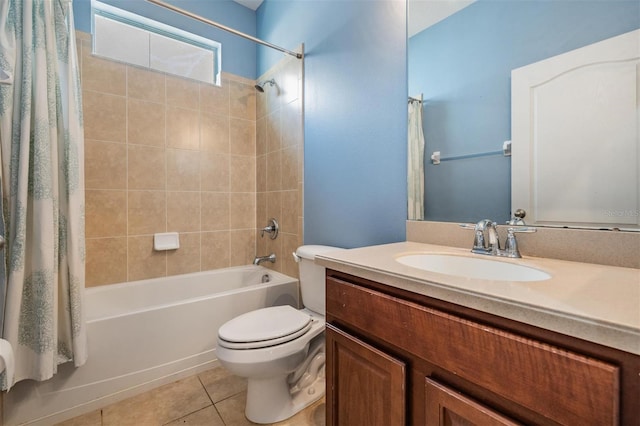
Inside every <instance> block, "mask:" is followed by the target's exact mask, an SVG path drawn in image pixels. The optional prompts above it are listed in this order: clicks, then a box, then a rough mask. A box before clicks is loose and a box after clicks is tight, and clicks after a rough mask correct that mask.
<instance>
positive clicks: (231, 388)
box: [56, 367, 325, 426]
mask: <svg viewBox="0 0 640 426" xmlns="http://www.w3.org/2000/svg"><path fill="white" fill-rule="evenodd" d="M246 391H247V384H246V380H245V379H242V378H239V377H237V376H233V375H231V374H229V373H228V372H227V371H226V370H225V369H224V368H223V367H217V368H214V369H211V370H208V371H205V372H203V373H200V374H198V375H196V376H191V377H187V378H186V379H182V380H179V381H177V382H174V383H169V384H167V385H164V386H161V387H159V388H156V389H153V390H151V391H149V392H146V393H143V394H140V395H137V396H134V397H131V398H129V399H125V400H123V401H120V402H117V403H115V404H111V405H109V406H106V407H104V408H102V409H100V410H96V411H93V412H91V413H87V414H85V415H82V416H79V417H76V418H73V419H70V420H67V421H65V422H62V423H58V424H57V425H56V426H129V425H130V426H161V425H168V426H176V425H195V426H244V425H253V424H255V423H252V422H250V421H249V420H247V419H246V418H245V416H244V406H245V400H246ZM324 409H325V404H324V398H322V399H321V400H319V401H317V402H316V403H314V404H312V405H311V406H309V407H307V408H306V409H304V410H303V411H301V412H300V413H298V414H296V415H295V416H293V417H291V418H290V419H287V420H284V421H282V422H279V423H276V425H278V426H324V424H325V411H324Z"/></svg>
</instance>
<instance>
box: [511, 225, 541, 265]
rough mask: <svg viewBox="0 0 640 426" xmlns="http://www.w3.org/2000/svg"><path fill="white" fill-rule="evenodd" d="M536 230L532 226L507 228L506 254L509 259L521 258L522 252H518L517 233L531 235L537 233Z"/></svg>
mask: <svg viewBox="0 0 640 426" xmlns="http://www.w3.org/2000/svg"><path fill="white" fill-rule="evenodd" d="M536 231H537V229H536V228H532V227H530V226H520V227H516V228H513V227H509V228H507V241H506V242H505V243H504V253H505V255H506V256H507V257H513V258H521V257H522V255H520V250H518V241H516V236H515V233H526V234H530V233H533V232H536Z"/></svg>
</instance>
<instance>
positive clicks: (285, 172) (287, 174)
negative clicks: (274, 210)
mask: <svg viewBox="0 0 640 426" xmlns="http://www.w3.org/2000/svg"><path fill="white" fill-rule="evenodd" d="M281 153H282V157H281V159H280V161H281V164H282V176H281V179H282V180H281V189H282V190H283V191H287V190H297V189H298V182H299V181H300V179H299V178H298V148H297V147H295V146H293V147H289V148H285V149H283V150H282V151H281Z"/></svg>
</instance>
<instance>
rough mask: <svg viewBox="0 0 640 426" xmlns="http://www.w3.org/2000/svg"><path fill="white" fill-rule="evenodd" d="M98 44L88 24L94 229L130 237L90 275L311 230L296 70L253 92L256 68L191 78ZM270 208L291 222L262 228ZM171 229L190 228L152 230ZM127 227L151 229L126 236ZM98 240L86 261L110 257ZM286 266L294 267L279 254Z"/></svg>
mask: <svg viewBox="0 0 640 426" xmlns="http://www.w3.org/2000/svg"><path fill="white" fill-rule="evenodd" d="M83 43H84V44H83ZM85 44H86V46H85ZM90 48H91V47H90V36H89V35H87V39H86V41H82V42H81V43H80V46H79V52H80V56H81V58H82V59H83V62H84V65H85V66H86V68H85V69H84V70H83V72H82V79H83V87H84V88H85V89H88V90H86V91H85V93H84V96H85V98H86V99H85V111H84V113H85V127H86V128H85V135H86V141H87V142H86V152H85V172H86V183H85V184H86V188H87V194H88V195H87V218H86V223H87V236H88V240H92V241H94V240H95V241H102V240H103V237H114V236H121V238H120V239H119V243H120V247H121V250H120V251H116V252H115V253H118V254H117V256H120V257H119V265H120V269H119V270H116V271H117V273H116V272H114V274H113V276H111V275H109V270H110V269H113V268H112V267H110V266H109V265H107V266H104V265H103V266H92V269H90V268H89V266H88V267H87V277H88V282H94V283H98V285H99V284H102V283H111V282H122V281H125V280H126V279H127V270H128V271H129V273H130V275H131V276H129V280H133V279H141V278H148V277H151V276H163V275H164V274H178V273H185V272H193V271H196V270H199V269H205V270H206V269H212V268H223V267H227V266H229V265H230V264H234V265H236V264H246V263H248V262H250V261H251V260H252V259H253V256H255V252H256V250H257V247H259V248H260V250H261V251H262V252H261V253H260V254H261V255H264V254H269V253H270V252H271V251H274V252H276V251H277V253H278V254H279V255H286V253H284V251H283V250H285V248H286V249H287V250H288V248H287V247H289V246H291V245H294V243H290V244H288V245H287V244H285V243H283V241H284V239H285V234H286V239H287V240H291V241H301V240H302V236H301V234H302V227H301V223H302V208H301V205H302V199H301V198H302V197H301V195H300V194H301V189H300V188H301V186H302V183H301V181H302V179H303V176H302V167H303V165H302V163H303V158H302V137H303V135H302V118H301V103H300V102H297V101H296V102H292V103H290V101H291V99H290V98H292V96H293V95H292V93H293V92H292V91H291V90H289V89H287V88H288V87H289V85H290V83H291V81H289V80H292V79H293V75H294V74H291V72H293V73H295V71H296V70H295V69H293V71H291V70H288V68H287V69H285V70H284V71H283V70H282V69H279V68H278V69H275V70H274V72H273V73H272V75H273V76H274V78H276V81H277V83H278V87H268V88H267V92H266V93H265V94H263V95H260V96H258V97H256V91H255V89H254V88H253V84H254V82H253V81H251V80H248V79H244V78H238V77H236V76H232V75H223V85H222V86H221V87H217V86H213V85H208V84H204V83H194V82H193V81H191V80H187V79H181V78H178V77H175V76H165V75H164V74H162V73H157V72H153V71H149V70H144V69H141V68H137V67H135V66H124V65H122V64H119V63H116V62H111V61H108V60H103V59H100V58H95V57H91V56H90V55H87V52H88V51H90ZM278 67H279V66H278ZM298 69H299V66H298ZM290 71H291V72H290ZM289 74H291V75H289ZM85 81H86V83H85ZM123 84H124V85H125V86H123ZM93 89H95V91H94V90H93ZM124 89H126V90H124ZM101 92H108V93H109V94H107V93H101ZM111 93H117V94H118V95H119V96H115V95H112V94H111ZM256 114H259V117H262V118H260V119H259V120H258V121H257V122H256ZM127 143H128V145H127ZM285 148H286V149H285ZM268 151H271V153H272V154H271V155H269V156H267V155H266V154H267V152H268ZM296 189H297V191H296ZM92 190H93V191H97V190H102V193H98V192H93V193H91V192H90V191H92ZM104 190H111V191H104ZM113 190H119V191H113ZM283 190H285V192H283ZM256 191H258V192H256ZM266 191H269V192H266ZM114 210H115V211H116V213H115V214H112V212H113V211H114ZM272 216H274V217H276V218H277V219H278V220H279V221H280V224H281V227H282V228H281V229H284V230H285V231H286V232H283V234H281V235H283V237H282V238H278V240H276V241H272V240H269V239H268V238H265V239H260V238H259V237H258V236H257V234H256V227H259V228H262V227H264V226H266V224H267V220H268V218H269V217H272ZM167 230H168V231H176V232H180V233H181V240H182V241H181V242H182V247H181V248H180V249H179V250H178V251H176V252H166V253H155V252H153V251H152V250H151V249H150V248H151V247H152V241H151V234H152V233H155V232H165V231H167ZM234 230H235V231H240V232H234ZM125 235H129V236H130V237H133V236H140V237H142V236H144V238H143V239H134V238H131V239H130V240H129V241H128V244H127V241H126V240H125V238H124V236H125ZM92 236H93V237H92ZM104 239H105V240H110V238H104ZM196 241H197V243H196ZM93 246H94V251H93V253H94V257H93V260H90V259H88V265H89V262H91V265H96V264H97V263H96V262H100V261H101V260H100V259H101V258H100V257H99V255H97V254H96V253H97V252H96V250H100V249H104V250H110V247H108V246H107V245H105V244H103V245H100V244H98V243H97V242H96V243H94V244H93ZM127 247H129V249H128V248H127ZM131 247H133V248H135V250H134V251H135V253H134V255H132V254H131V253H129V258H127V250H131ZM285 251H286V250H285ZM231 253H233V254H231ZM283 253H284V254H283ZM88 257H89V255H88ZM106 259H107V260H108V259H110V257H107V258H106ZM103 263H104V262H103ZM101 268H106V271H107V274H106V275H104V273H103V272H102V270H101ZM278 268H288V266H287V265H286V264H285V263H284V262H283V261H281V259H280V258H279V264H278V265H276V266H275V269H278ZM278 270H279V269H278ZM100 274H103V275H100Z"/></svg>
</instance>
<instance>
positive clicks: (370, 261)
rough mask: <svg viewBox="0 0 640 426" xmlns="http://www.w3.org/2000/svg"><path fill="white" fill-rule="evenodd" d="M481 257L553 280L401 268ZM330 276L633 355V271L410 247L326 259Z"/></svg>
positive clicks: (638, 338) (637, 300)
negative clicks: (429, 259)
mask: <svg viewBox="0 0 640 426" xmlns="http://www.w3.org/2000/svg"><path fill="white" fill-rule="evenodd" d="M417 253H439V254H454V255H460V256H471V257H475V256H481V257H482V258H489V259H491V260H496V261H502V262H509V263H516V264H523V265H527V266H530V267H534V268H537V269H540V270H543V271H545V272H547V273H549V274H551V276H552V278H550V279H548V280H544V281H531V282H512V281H490V280H478V279H468V278H464V277H460V276H453V275H445V274H439V273H434V272H429V271H425V270H422V269H418V268H413V267H410V266H405V265H403V264H401V263H399V262H397V261H396V260H395V259H396V258H397V257H399V256H402V255H406V254H417ZM316 263H318V264H320V265H322V266H325V267H327V268H330V269H334V270H337V271H340V272H344V273H347V274H351V275H356V276H359V277H362V278H366V279H369V280H373V281H377V282H380V283H382V284H386V285H389V286H392V287H397V288H401V289H404V290H408V291H412V292H414V293H419V294H423V295H425V296H429V297H433V298H436V299H440V300H444V301H447V302H451V303H455V304H458V305H461V306H465V307H468V308H473V309H476V310H479V311H483V312H487V313H491V314H494V315H498V316H501V317H504V318H508V319H512V320H515V321H520V322H522V323H526V324H530V325H534V326H537V327H541V328H544V329H547V330H552V331H555V332H558V333H562V334H566V335H569V336H573V337H577V338H580V339H584V340H587V341H590V342H595V343H599V344H602V345H605V346H609V347H612V348H616V349H620V350H623V351H627V352H631V353H634V354H637V355H640V269H634V268H622V267H615V266H605V265H596V264H590V263H580V262H569V261H563V260H555V259H547V258H540V257H528V256H523V258H522V259H505V258H495V257H488V256H484V255H475V254H471V252H470V250H469V249H460V248H454V247H446V246H438V245H432V244H423V243H416V242H410V241H407V242H401V243H393V244H384V245H378V246H370V247H362V248H355V249H346V250H338V251H331V252H327V253H323V254H322V255H318V256H316Z"/></svg>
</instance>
